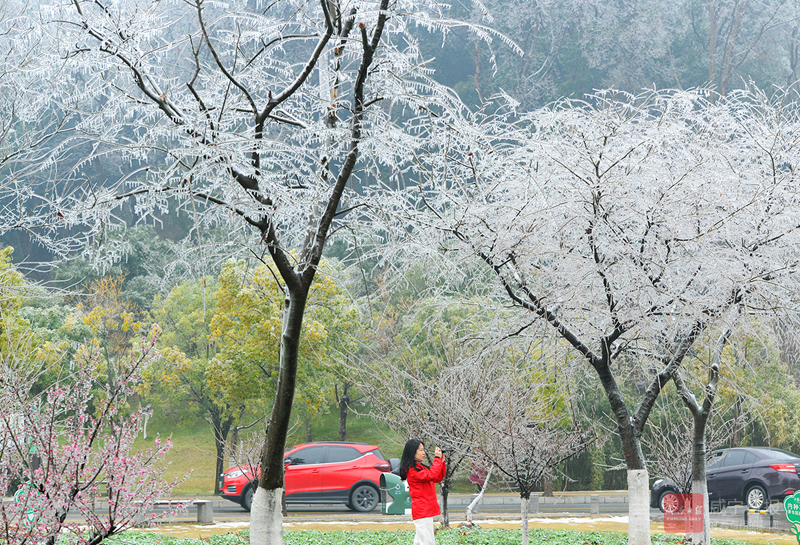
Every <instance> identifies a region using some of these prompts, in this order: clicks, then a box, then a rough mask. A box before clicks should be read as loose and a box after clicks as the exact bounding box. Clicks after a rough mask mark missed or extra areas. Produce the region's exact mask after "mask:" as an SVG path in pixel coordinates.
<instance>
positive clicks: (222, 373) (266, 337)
mask: <svg viewBox="0 0 800 545" xmlns="http://www.w3.org/2000/svg"><path fill="white" fill-rule="evenodd" d="M333 272H334V271H333V269H332V267H331V266H330V265H328V264H326V263H323V264H322V265H321V267H320V270H319V271H318V272H317V275H316V279H315V282H314V284H313V286H312V288H311V291H310V294H309V301H308V305H307V307H306V313H305V318H304V322H303V332H302V338H301V342H300V357H299V359H300V361H299V366H298V367H299V369H298V376H297V390H296V395H295V406H296V408H299V409H301V410H304V411H306V412H307V413H309V414H314V413H316V412H317V411H318V410H319V409H320V408H321V407H323V406H324V405H325V402H326V397H327V395H328V394H329V392H330V390H331V389H332V385H333V381H332V380H331V377H330V376H329V375H330V373H331V372H332V370H333V367H334V366H335V364H336V363H337V362H338V360H339V359H340V353H341V352H340V349H342V348H344V347H345V346H346V345H348V344H349V343H353V342H355V339H354V335H353V332H354V331H355V329H356V328H357V326H358V323H359V321H358V315H357V313H356V309H355V306H354V305H353V304H352V303H351V301H350V300H349V299H348V298H347V296H346V294H345V293H344V292H343V291H342V290H341V289H340V288H339V287H338V286H337V285H336V282H335V281H334V277H333V274H332V273H333ZM283 305H284V296H283V291H282V287H281V286H280V285H279V284H278V283H277V281H276V277H275V275H273V274H272V272H271V271H270V270H269V268H268V267H267V266H266V265H258V266H255V267H252V266H248V265H247V264H246V263H245V262H243V261H229V262H227V263H226V264H225V265H224V266H223V268H222V271H221V272H220V275H219V277H218V278H217V279H216V281H212V280H211V279H204V280H201V281H191V282H183V283H181V284H180V285H178V286H176V287H175V288H174V289H173V290H172V292H170V294H169V295H168V296H167V298H166V299H165V300H164V301H163V302H158V301H157V304H156V305H155V306H156V310H155V311H154V316H155V318H156V319H157V320H158V321H159V323H161V324H162V325H163V327H164V334H163V336H162V339H161V342H160V344H161V346H162V347H164V348H163V349H162V350H161V354H162V363H161V364H160V365H159V366H158V368H157V369H154V370H153V372H151V373H150V375H149V376H148V380H149V381H151V382H152V381H159V382H160V383H161V385H162V386H165V387H167V388H168V389H170V390H171V391H172V392H173V393H176V394H180V393H183V394H186V393H188V392H187V389H189V388H194V394H195V395H196V394H197V393H198V392H200V391H201V390H202V394H203V395H204V396H206V397H207V398H208V399H210V400H213V402H214V403H215V404H217V405H218V406H219V407H240V406H242V404H256V405H261V406H262V407H263V406H265V405H266V403H268V402H270V401H271V395H272V392H273V391H274V387H275V383H276V381H277V375H278V369H279V364H278V357H279V353H280V338H281V329H282V319H283ZM189 376H192V377H194V378H193V379H191V380H188V377H189Z"/></svg>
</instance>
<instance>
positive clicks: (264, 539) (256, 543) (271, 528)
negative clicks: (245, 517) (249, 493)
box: [250, 486, 283, 545]
mask: <svg viewBox="0 0 800 545" xmlns="http://www.w3.org/2000/svg"><path fill="white" fill-rule="evenodd" d="M282 497H283V489H282V488H275V489H273V490H267V489H265V488H262V487H261V486H259V487H258V488H257V489H256V493H255V494H254V495H253V505H252V508H251V509H250V545H278V544H280V543H283V516H282V515H281V498H282Z"/></svg>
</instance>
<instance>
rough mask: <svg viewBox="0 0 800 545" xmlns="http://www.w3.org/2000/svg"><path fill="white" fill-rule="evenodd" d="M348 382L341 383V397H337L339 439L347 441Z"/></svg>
mask: <svg viewBox="0 0 800 545" xmlns="http://www.w3.org/2000/svg"><path fill="white" fill-rule="evenodd" d="M349 389H350V383H348V382H346V381H345V383H344V384H342V397H340V398H339V441H347V412H348V411H349V410H350V396H349V395H348V393H347V390H349Z"/></svg>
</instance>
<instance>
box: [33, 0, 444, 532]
mask: <svg viewBox="0 0 800 545" xmlns="http://www.w3.org/2000/svg"><path fill="white" fill-rule="evenodd" d="M38 9H39V13H41V17H42V18H43V20H44V22H45V23H46V27H47V28H48V29H49V31H50V32H51V33H53V34H58V38H59V40H58V43H59V44H60V48H59V51H58V55H57V56H56V57H55V58H56V59H57V60H58V66H59V70H60V71H59V77H60V82H61V84H62V86H65V87H69V86H71V88H72V91H71V92H70V93H69V94H67V93H64V94H62V95H59V96H60V98H61V99H62V100H63V101H65V102H69V106H72V107H73V110H71V111H74V112H77V113H79V114H80V116H79V120H78V121H76V123H77V124H76V129H78V130H79V131H80V133H79V134H80V138H81V139H82V140H80V141H81V142H83V141H86V142H89V143H91V147H90V148H87V149H85V150H82V151H84V152H85V153H83V154H82V155H81V156H80V157H79V158H78V160H75V161H74V162H73V164H74V166H73V167H72V168H70V169H69V170H67V171H66V172H65V171H63V170H61V171H59V172H61V173H62V174H64V175H63V176H61V178H60V179H59V184H58V186H57V187H52V186H48V185H33V186H26V187H25V188H24V191H25V192H27V193H28V194H34V195H41V196H42V198H41V201H42V202H45V203H47V206H44V207H41V208H39V209H37V210H36V211H35V212H36V214H34V215H33V216H36V217H39V218H44V217H47V218H53V217H56V218H59V220H60V227H62V228H63V229H65V230H68V231H62V234H63V235H71V234H73V233H79V234H80V235H81V238H82V240H88V241H90V242H91V243H93V244H96V245H99V246H101V249H102V250H103V253H104V255H106V256H108V257H109V258H111V259H113V258H115V257H119V255H120V253H121V252H122V251H124V246H123V245H122V244H121V243H120V242H119V241H118V240H119V239H112V237H106V236H105V234H106V233H107V232H108V231H110V230H117V229H122V228H124V227H125V222H124V221H122V220H121V217H122V216H121V214H120V211H121V210H123V207H125V206H130V205H131V204H132V206H133V207H134V211H135V213H136V215H137V216H136V217H137V221H151V220H153V221H158V218H159V216H160V215H162V214H168V213H174V212H177V213H178V214H186V215H187V216H188V217H189V218H192V220H193V221H194V225H195V226H194V229H193V230H192V233H191V237H192V238H193V240H194V241H196V242H197V243H198V244H200V245H201V246H203V247H204V248H205V249H206V251H207V252H211V251H215V252H216V253H217V255H219V254H220V253H222V254H228V255H230V254H231V253H234V252H238V251H242V250H243V249H245V248H250V249H253V250H254V251H255V253H256V254H258V257H262V256H266V260H267V261H268V262H269V264H270V269H271V271H272V273H273V274H275V275H276V276H279V277H280V278H281V286H282V287H283V289H284V291H283V293H282V297H283V309H282V311H283V323H282V326H281V327H282V332H281V334H280V339H281V342H280V374H279V377H278V381H277V389H276V390H277V392H276V395H275V398H274V403H273V405H272V407H273V408H272V413H271V416H270V418H269V421H268V424H267V427H266V440H265V448H264V455H263V458H262V461H261V467H262V471H261V477H260V483H259V488H258V491H257V492H256V494H255V498H254V508H253V511H252V519H251V520H252V524H251V533H250V536H251V540H252V542H253V543H259V544H261V543H270V544H277V543H280V542H281V541H282V526H281V517H280V498H281V495H282V488H283V451H284V446H285V437H286V432H287V429H288V426H289V417H290V410H291V406H292V401H293V396H294V390H295V383H296V380H297V359H298V350H299V340H300V336H301V329H302V326H303V315H304V311H305V307H306V302H307V300H308V293H309V289H310V287H311V284H312V281H313V280H314V275H315V273H316V270H317V267H318V265H319V263H320V259H321V257H322V253H323V249H324V247H325V244H326V241H327V240H328V238H329V236H331V234H332V233H334V232H341V233H342V234H343V235H348V236H349V235H350V234H351V233H355V232H357V229H356V228H355V226H356V224H357V223H358V222H359V221H360V220H361V219H363V218H364V216H363V215H362V214H361V212H362V211H363V210H364V209H363V208H362V207H363V206H364V205H365V204H367V203H369V202H371V201H372V200H373V199H377V198H378V197H379V196H382V195H386V194H391V193H392V191H393V190H395V189H396V188H397V187H398V186H401V185H402V183H403V172H402V170H400V169H399V168H398V167H397V164H398V163H399V162H406V161H404V160H403V159H402V158H403V157H406V156H407V155H408V153H409V151H410V150H412V149H415V148H418V147H420V144H419V142H418V141H417V136H416V134H417V128H418V127H419V126H421V125H424V124H426V123H428V122H429V119H430V116H431V115H433V114H435V113H436V112H437V111H439V110H442V109H444V108H445V107H447V106H448V104H449V103H450V102H451V101H452V100H453V96H452V94H451V93H449V92H448V91H447V90H444V89H441V88H439V87H438V86H436V85H435V83H433V82H432V81H431V80H430V79H429V78H428V69H427V68H426V66H425V63H426V59H425V58H423V57H422V56H421V55H420V53H419V51H418V48H417V46H416V41H415V39H414V38H413V37H412V36H411V35H410V33H409V32H408V26H409V25H416V26H420V27H422V28H425V29H428V30H436V31H438V30H445V31H446V30H447V28H448V27H450V26H453V25H454V24H457V23H453V22H452V21H449V20H447V19H446V18H445V16H444V15H443V11H444V8H442V7H441V6H439V5H438V4H437V3H436V2H429V1H426V0H422V1H416V0H404V1H401V2H396V3H394V2H389V1H388V0H382V1H381V2H363V1H361V0H354V1H350V0H344V1H328V0H323V1H320V2H311V3H308V2H302V1H295V0H281V1H279V2H275V3H261V2H258V1H252V0H230V1H226V2H204V1H203V0H194V1H192V2H190V3H186V2H183V1H177V0H167V1H164V0H158V1H149V0H124V1H120V2H95V1H91V2H89V1H83V0H74V1H72V2H58V1H55V2H41V3H40V6H39V8H38ZM54 63H55V61H54ZM67 99H69V100H68V101H67ZM100 167H102V170H101V168H100ZM18 198H21V197H18ZM31 221H34V220H33V219H31ZM348 228H350V230H348ZM212 229H213V230H215V231H222V232H223V233H225V235H226V236H228V237H229V238H228V239H227V240H228V241H230V244H229V245H225V244H222V245H217V246H216V247H213V248H212V247H210V246H208V245H205V243H206V242H207V241H206V240H205V237H207V235H208V233H209V232H211V230H212ZM115 240H116V241H117V242H115ZM267 254H268V255H267ZM98 259H100V258H98Z"/></svg>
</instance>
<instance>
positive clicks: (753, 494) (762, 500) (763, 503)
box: [745, 484, 767, 511]
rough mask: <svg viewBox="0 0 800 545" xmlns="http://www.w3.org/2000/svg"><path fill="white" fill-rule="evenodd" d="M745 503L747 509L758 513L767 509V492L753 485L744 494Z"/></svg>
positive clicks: (761, 487)
mask: <svg viewBox="0 0 800 545" xmlns="http://www.w3.org/2000/svg"><path fill="white" fill-rule="evenodd" d="M745 502H746V503H747V507H748V508H750V509H755V510H757V511H760V510H761V509H766V508H767V491H766V490H764V487H763V486H761V485H758V484H756V485H753V486H751V487H750V488H749V489H747V494H745Z"/></svg>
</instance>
